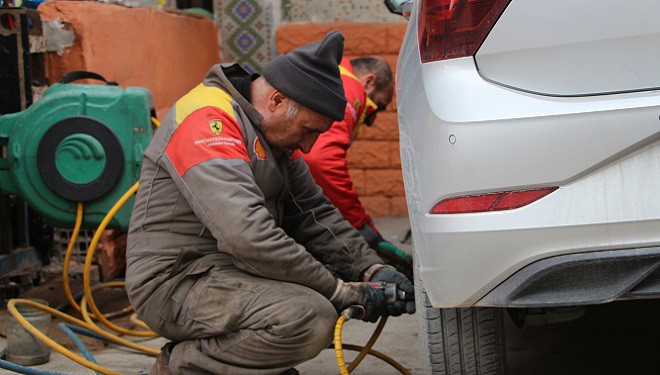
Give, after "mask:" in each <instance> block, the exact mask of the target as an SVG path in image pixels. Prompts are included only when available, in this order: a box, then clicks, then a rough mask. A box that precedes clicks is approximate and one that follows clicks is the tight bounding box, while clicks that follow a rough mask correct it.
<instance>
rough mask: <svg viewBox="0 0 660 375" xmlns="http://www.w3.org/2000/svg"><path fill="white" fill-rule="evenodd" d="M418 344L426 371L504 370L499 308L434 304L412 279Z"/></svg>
mask: <svg viewBox="0 0 660 375" xmlns="http://www.w3.org/2000/svg"><path fill="white" fill-rule="evenodd" d="M415 299H416V301H417V302H416V303H417V325H418V328H419V346H420V353H421V356H422V365H423V366H424V370H425V371H424V373H425V374H446V375H453V374H461V375H463V374H475V375H486V374H488V375H495V374H503V373H504V366H505V346H504V325H503V320H502V319H503V316H502V311H503V310H502V309H496V308H490V307H472V308H450V309H440V308H434V307H432V306H431V303H430V302H429V299H428V296H427V294H426V291H425V290H424V286H423V285H422V282H421V280H420V279H417V278H416V280H415Z"/></svg>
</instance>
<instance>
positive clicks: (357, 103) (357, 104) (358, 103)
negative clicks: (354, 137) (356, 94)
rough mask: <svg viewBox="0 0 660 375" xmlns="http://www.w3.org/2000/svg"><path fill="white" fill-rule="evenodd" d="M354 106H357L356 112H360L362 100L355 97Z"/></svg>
mask: <svg viewBox="0 0 660 375" xmlns="http://www.w3.org/2000/svg"><path fill="white" fill-rule="evenodd" d="M353 107H355V112H360V101H359V100H357V99H355V102H353Z"/></svg>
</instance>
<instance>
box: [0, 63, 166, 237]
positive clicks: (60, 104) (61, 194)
mask: <svg viewBox="0 0 660 375" xmlns="http://www.w3.org/2000/svg"><path fill="white" fill-rule="evenodd" d="M98 77H100V76H98ZM98 77H97V78H98ZM84 78H89V76H86V77H84ZM101 79H102V77H101ZM153 108H154V105H153V97H152V95H151V93H150V92H149V90H147V89H144V88H140V87H128V88H126V89H124V88H121V87H119V86H116V85H114V84H112V83H110V84H107V85H82V84H70V83H56V84H54V85H52V86H51V87H49V88H48V89H47V90H46V92H45V93H44V95H43V97H42V98H41V99H39V100H38V101H37V102H35V103H34V104H32V105H31V106H30V107H29V108H28V109H26V110H25V111H22V112H19V113H14V114H7V115H4V116H2V117H0V146H1V147H2V153H1V154H0V191H2V192H5V193H8V194H13V195H16V196H18V197H21V198H23V199H24V200H26V201H27V202H28V204H29V205H30V206H31V207H32V208H33V209H34V210H36V211H37V212H39V213H40V214H41V215H42V216H43V217H44V218H45V219H46V221H48V222H49V223H50V224H52V225H53V226H59V227H65V228H72V227H73V226H74V223H75V219H76V205H77V203H78V202H83V203H84V207H85V215H84V221H83V227H84V228H95V227H96V226H97V225H98V224H99V223H100V222H101V220H103V217H104V216H105V214H106V213H107V212H108V211H109V210H110V208H111V207H112V206H113V205H114V203H115V202H116V201H117V200H118V199H119V198H120V197H121V196H122V195H123V194H124V193H125V192H126V191H127V190H128V189H129V188H130V187H131V186H132V185H133V184H134V183H135V182H136V181H137V179H138V178H139V175H140V167H141V164H142V154H143V152H144V150H145V149H146V147H147V145H148V144H149V141H150V140H151V135H152V128H151V116H152V113H153V112H154V110H153ZM132 207H133V201H132V199H131V201H129V202H127V204H126V205H124V207H123V208H122V209H121V210H120V211H119V212H118V213H117V215H116V216H115V217H114V219H113V221H112V222H111V223H110V227H114V228H122V229H126V228H127V227H128V223H129V220H130V217H131V210H132Z"/></svg>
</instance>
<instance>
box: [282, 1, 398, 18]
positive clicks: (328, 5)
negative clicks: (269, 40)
mask: <svg viewBox="0 0 660 375" xmlns="http://www.w3.org/2000/svg"><path fill="white" fill-rule="evenodd" d="M282 22H286V23H294V22H405V19H404V18H402V17H401V16H397V15H394V14H391V13H390V12H389V11H388V10H387V7H385V4H383V1H382V0H335V1H327V0H325V1H322V0H282Z"/></svg>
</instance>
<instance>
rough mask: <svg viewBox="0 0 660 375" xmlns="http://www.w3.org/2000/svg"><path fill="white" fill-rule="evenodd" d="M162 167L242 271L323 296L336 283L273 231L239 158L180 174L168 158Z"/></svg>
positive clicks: (280, 232)
mask: <svg viewBox="0 0 660 375" xmlns="http://www.w3.org/2000/svg"><path fill="white" fill-rule="evenodd" d="M161 161H162V164H163V165H162V166H163V167H164V168H165V169H166V170H167V171H168V172H169V173H170V175H171V176H172V178H173V180H174V182H175V183H176V185H177V186H178V188H179V190H180V191H181V192H182V194H183V195H184V196H185V198H186V200H187V201H188V203H189V204H190V206H191V207H192V209H193V210H194V212H195V215H196V216H197V217H198V218H199V220H200V221H201V222H202V224H203V225H204V226H205V227H206V228H207V229H208V230H210V231H211V233H212V235H213V237H214V238H215V239H216V240H217V241H218V248H219V249H220V251H223V252H226V253H228V254H230V255H231V256H232V258H233V261H234V264H235V265H236V267H238V268H239V269H241V270H244V271H246V272H249V273H252V274H255V275H259V276H261V277H265V278H269V279H275V280H280V281H287V282H292V283H296V284H300V285H305V286H307V287H310V288H312V289H314V290H316V291H318V292H319V293H321V294H323V295H324V296H326V297H330V296H331V295H332V293H333V292H334V289H335V286H336V280H335V278H334V277H333V276H332V274H331V273H330V272H329V271H328V270H327V269H326V268H325V267H324V266H323V265H322V264H321V263H320V262H319V261H318V260H316V259H315V258H314V257H313V256H312V255H311V254H310V253H309V252H307V250H306V249H305V248H304V247H303V246H301V245H300V244H298V243H296V241H294V239H292V238H291V237H289V236H288V235H287V234H286V233H285V231H284V230H283V229H282V228H280V227H278V226H277V225H276V223H275V220H274V219H273V217H272V216H271V214H270V212H268V210H267V209H266V207H265V205H264V203H265V202H264V197H263V194H262V193H261V191H260V190H259V188H258V187H257V185H256V183H255V180H254V177H253V175H252V171H251V169H250V167H249V165H248V164H247V162H246V161H244V160H242V159H221V158H215V159H211V160H209V161H206V162H204V163H201V164H198V165H195V166H193V167H191V168H190V169H188V170H187V171H186V172H185V173H184V174H183V176H179V174H178V173H177V170H176V168H175V167H174V166H173V164H172V162H171V161H170V159H169V158H168V157H167V154H164V157H163V158H162V159H161Z"/></svg>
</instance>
